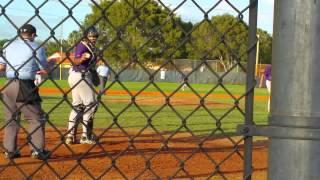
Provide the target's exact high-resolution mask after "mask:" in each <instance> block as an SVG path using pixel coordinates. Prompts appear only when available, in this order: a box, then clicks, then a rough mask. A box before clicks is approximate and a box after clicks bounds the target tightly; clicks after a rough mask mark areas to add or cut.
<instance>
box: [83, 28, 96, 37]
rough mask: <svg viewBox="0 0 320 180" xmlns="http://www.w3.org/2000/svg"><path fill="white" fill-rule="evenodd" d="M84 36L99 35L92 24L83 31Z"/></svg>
mask: <svg viewBox="0 0 320 180" xmlns="http://www.w3.org/2000/svg"><path fill="white" fill-rule="evenodd" d="M84 35H85V36H96V37H98V36H99V32H98V31H97V29H96V28H95V27H93V26H91V27H89V28H88V29H86V31H85V32H84Z"/></svg>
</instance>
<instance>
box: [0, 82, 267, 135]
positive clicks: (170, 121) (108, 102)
mask: <svg viewBox="0 0 320 180" xmlns="http://www.w3.org/2000/svg"><path fill="white" fill-rule="evenodd" d="M55 82H56V83H57V84H58V85H59V86H60V87H61V88H68V84H67V81H55ZM122 83H123V85H124V86H125V88H127V89H128V90H130V91H139V90H141V89H142V88H145V87H146V85H147V82H122ZM3 84H4V80H3V79H2V80H0V85H1V86H2V85H3ZM156 85H157V86H158V87H159V88H160V89H161V90H162V91H164V92H166V94H171V93H172V92H174V91H175V90H176V89H177V88H178V86H179V84H178V83H165V82H157V83H156ZM108 86H109V89H110V90H123V89H124V88H123V87H122V86H121V85H120V84H119V83H114V84H112V85H111V86H110V83H108ZM191 86H192V88H194V90H196V91H197V92H198V93H199V94H202V95H204V94H206V93H208V92H210V94H226V91H225V90H224V89H223V88H222V87H221V86H219V87H218V88H216V89H215V90H214V91H212V92H211V90H212V88H214V87H215V85H212V84H191ZM42 87H48V88H54V87H55V85H54V83H52V82H49V81H47V82H46V83H44V84H43V85H42ZM225 88H226V89H227V90H228V91H229V92H231V93H232V94H237V95H242V94H244V93H245V87H244V86H242V85H225ZM144 91H146V92H155V91H158V90H157V88H156V87H155V86H154V85H150V86H148V87H147V88H145V90H144ZM178 92H179V93H180V92H182V91H178ZM184 92H185V93H187V94H188V95H187V96H183V97H181V96H176V95H173V98H174V99H175V100H183V99H181V98H189V96H192V94H190V93H191V92H192V91H191V90H190V89H187V90H186V91H184ZM255 95H258V96H264V95H267V91H266V89H255ZM62 97H63V95H62V94H61V95H45V96H43V97H42V98H43V103H42V106H43V109H44V110H45V111H46V112H49V115H50V122H51V123H52V124H54V125H55V126H58V127H67V122H68V117H69V113H70V111H71V107H70V105H69V104H68V103H67V102H66V100H63V99H62ZM146 98H151V102H152V100H153V99H154V100H157V99H159V98H160V99H161V98H163V99H164V97H150V96H148V97H147V96H143V95H139V96H137V97H136V103H135V104H134V103H130V101H131V96H129V95H112V94H111V95H105V96H102V99H101V101H102V103H103V104H100V106H99V110H98V112H97V113H96V115H95V127H96V128H107V127H112V128H118V126H121V127H122V128H130V129H136V130H140V129H142V128H146V129H148V130H152V131H154V129H156V130H157V131H161V132H165V131H170V132H171V131H192V132H193V133H194V134H208V133H211V132H213V131H214V130H216V129H217V128H218V127H220V128H221V129H222V131H223V132H225V133H231V132H235V129H236V126H237V125H239V124H244V114H243V113H244V99H243V98H242V99H241V100H240V103H239V107H240V109H241V110H242V111H241V110H238V109H236V108H233V104H234V100H233V99H232V98H231V97H228V98H214V97H211V96H209V97H207V98H206V99H205V106H204V107H202V106H199V105H198V104H199V101H198V100H199V99H198V100H197V101H196V102H193V103H191V104H183V103H180V104H175V105H164V104H157V103H154V104H144V103H140V101H139V100H141V99H146ZM179 98H180V99H179ZM68 100H69V101H70V102H71V98H70V95H68ZM120 100H121V101H120ZM124 100H125V101H124ZM254 104H255V106H254V120H255V122H256V123H257V124H265V123H266V121H267V101H266V100H257V101H255V103H254ZM104 106H106V108H105V107H104ZM1 109H2V111H1V112H0V121H1V122H2V124H3V117H4V115H3V103H1ZM148 118H149V119H150V120H151V121H149V122H150V123H149V124H148ZM114 120H115V121H114ZM24 124H25V123H24ZM217 133H221V132H220V130H218V132H217Z"/></svg>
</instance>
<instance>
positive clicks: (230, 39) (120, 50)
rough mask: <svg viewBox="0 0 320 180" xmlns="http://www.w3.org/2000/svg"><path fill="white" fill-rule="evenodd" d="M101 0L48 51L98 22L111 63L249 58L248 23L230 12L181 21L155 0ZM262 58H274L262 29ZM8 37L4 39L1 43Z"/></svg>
mask: <svg viewBox="0 0 320 180" xmlns="http://www.w3.org/2000/svg"><path fill="white" fill-rule="evenodd" d="M146 2H148V1H146V0H128V1H100V4H99V7H98V6H92V7H91V12H90V13H89V14H88V15H86V17H85V20H84V22H83V23H82V27H83V29H81V30H78V31H73V32H72V33H70V34H69V36H68V38H67V39H64V40H62V43H61V42H58V41H48V42H46V43H45V47H46V49H47V53H48V55H51V54H52V53H54V52H57V51H59V50H60V47H61V46H62V48H63V50H64V51H72V50H73V47H74V46H75V44H76V43H77V42H79V41H80V40H81V38H82V34H83V30H84V29H85V28H86V27H89V26H92V25H94V26H95V27H96V28H97V29H98V31H99V32H101V36H100V37H99V40H98V43H97V47H99V49H100V50H99V52H100V54H101V56H102V57H103V58H104V59H106V60H107V61H108V62H109V63H110V64H125V63H128V62H129V61H131V60H138V61H139V62H141V63H158V64H160V63H162V62H163V61H164V60H166V59H168V58H171V59H193V60H202V59H210V60H219V61H220V62H221V64H223V65H224V66H226V67H227V66H231V65H232V64H234V63H237V62H246V61H247V51H248V25H247V24H246V23H245V22H244V21H243V20H242V19H241V18H239V17H234V16H232V15H230V14H223V15H217V16H212V17H211V18H208V19H205V20H203V21H201V22H198V23H191V22H185V21H183V20H182V19H181V18H180V17H179V16H177V15H176V14H174V13H171V10H170V9H168V8H164V7H163V6H161V5H160V4H159V3H158V2H156V1H149V2H148V3H146ZM257 32H258V35H259V42H260V43H259V46H260V48H259V59H260V62H261V63H270V62H271V49H272V47H271V43H272V37H271V35H270V34H268V33H267V32H266V31H264V30H261V29H258V31H257ZM5 41H6V40H1V41H0V45H1V46H2V44H3V43H4V42H5Z"/></svg>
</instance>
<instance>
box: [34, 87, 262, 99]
mask: <svg viewBox="0 0 320 180" xmlns="http://www.w3.org/2000/svg"><path fill="white" fill-rule="evenodd" d="M39 92H40V94H44V95H45V94H62V93H66V92H69V89H63V90H62V92H61V91H60V90H59V89H57V88H40V89H39ZM130 93H131V94H133V95H135V94H137V93H138V91H130ZM105 94H111V95H121V94H123V95H127V94H129V93H128V92H127V91H125V90H107V91H106V93H105ZM139 94H141V95H142V96H153V97H154V96H163V95H162V94H161V93H160V92H146V91H143V92H140V93H139ZM166 94H167V95H169V93H166ZM200 95H201V96H203V95H204V94H200ZM175 96H176V97H190V96H195V95H194V93H192V92H177V93H175ZM234 96H235V97H236V98H238V97H240V95H234ZM209 97H213V98H216V99H225V98H230V95H228V94H212V95H209ZM254 99H255V100H268V96H255V97H254Z"/></svg>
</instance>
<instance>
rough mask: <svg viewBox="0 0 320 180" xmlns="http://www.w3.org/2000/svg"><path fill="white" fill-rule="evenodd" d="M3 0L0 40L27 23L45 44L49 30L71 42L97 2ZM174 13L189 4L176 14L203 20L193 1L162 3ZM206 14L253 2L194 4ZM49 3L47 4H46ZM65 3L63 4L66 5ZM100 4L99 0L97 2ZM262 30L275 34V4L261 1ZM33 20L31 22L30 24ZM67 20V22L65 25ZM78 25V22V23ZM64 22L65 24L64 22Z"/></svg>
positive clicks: (231, 11)
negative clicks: (37, 9)
mask: <svg viewBox="0 0 320 180" xmlns="http://www.w3.org/2000/svg"><path fill="white" fill-rule="evenodd" d="M29 1H30V2H32V4H33V5H31V4H30V3H29V2H28V1H27V0H0V5H1V6H0V7H1V10H2V11H3V10H5V14H1V15H0V27H1V28H0V39H4V38H7V39H9V38H11V37H14V36H15V35H16V32H17V30H16V28H15V26H16V27H19V26H21V25H22V24H24V23H26V22H30V23H31V24H33V25H35V26H36V27H37V31H38V36H39V39H41V40H45V39H46V38H47V37H49V35H50V33H51V32H50V30H49V28H48V27H47V26H49V27H50V28H53V29H54V33H55V37H56V38H57V39H59V38H61V37H63V38H67V37H68V35H69V33H70V32H72V31H73V30H78V29H79V25H78V23H80V24H81V22H83V20H84V17H85V15H86V14H88V13H90V12H91V7H90V5H92V4H93V2H92V1H93V0H29ZM161 1H162V2H163V3H164V4H165V5H166V6H167V7H170V9H175V8H176V7H177V6H178V5H179V4H181V3H182V2H185V3H183V4H182V5H181V7H179V8H178V9H177V10H176V11H175V12H176V14H177V15H179V16H180V17H181V18H182V19H183V20H184V21H191V22H193V23H195V22H199V21H201V20H203V12H201V10H200V9H199V8H198V7H197V6H196V5H195V4H194V3H193V2H192V0H161ZM193 1H195V2H196V3H197V4H198V5H199V6H200V7H201V8H202V10H203V11H208V10H210V9H211V8H212V7H213V6H215V4H217V2H220V1H221V3H219V4H218V5H217V6H216V7H215V8H214V9H213V10H212V11H211V12H210V13H209V16H210V17H211V16H214V15H219V14H224V13H229V14H232V15H237V14H238V12H237V11H242V10H243V9H245V8H246V7H247V6H248V4H249V0H229V1H228V2H230V3H232V4H233V5H234V7H236V8H237V9H233V8H232V7H231V6H230V5H229V4H228V3H227V2H226V1H224V0H193ZM44 2H46V3H45V4H43V3H44ZM62 2H63V3H62ZM96 2H98V0H96ZM258 4H259V5H258V27H259V28H261V29H263V30H266V31H267V32H268V33H269V34H272V28H273V4H274V0H259V3H258ZM39 6H40V8H39V15H40V17H41V18H39V17H34V16H35V8H36V7H39ZM66 7H68V8H70V9H71V8H73V10H72V16H73V18H70V17H68V13H69V12H68V9H67V8H66ZM248 14H249V13H248V10H247V11H246V12H245V13H244V14H243V15H244V20H245V21H246V22H248ZM29 20H31V21H29ZM63 20H65V21H63ZM75 20H76V21H78V22H76V21H75ZM62 21H63V22H62Z"/></svg>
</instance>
